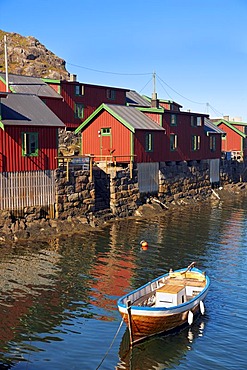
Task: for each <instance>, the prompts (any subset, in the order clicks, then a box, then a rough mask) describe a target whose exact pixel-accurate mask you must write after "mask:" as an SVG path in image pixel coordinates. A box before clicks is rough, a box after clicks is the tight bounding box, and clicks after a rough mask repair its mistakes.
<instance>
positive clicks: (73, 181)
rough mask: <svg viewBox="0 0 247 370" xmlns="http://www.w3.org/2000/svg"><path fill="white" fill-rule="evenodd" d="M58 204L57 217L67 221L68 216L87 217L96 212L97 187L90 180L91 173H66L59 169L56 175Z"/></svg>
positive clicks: (56, 207)
mask: <svg viewBox="0 0 247 370" xmlns="http://www.w3.org/2000/svg"><path fill="white" fill-rule="evenodd" d="M55 183H56V191H57V196H56V204H55V216H56V218H59V219H66V218H67V217H68V216H71V217H74V216H79V215H80V216H82V217H84V218H87V215H88V214H90V213H91V212H94V210H95V186H94V182H93V181H90V179H89V171H82V170H78V171H72V170H70V171H69V177H68V178H67V174H66V171H63V170H61V169H57V170H56V173H55Z"/></svg>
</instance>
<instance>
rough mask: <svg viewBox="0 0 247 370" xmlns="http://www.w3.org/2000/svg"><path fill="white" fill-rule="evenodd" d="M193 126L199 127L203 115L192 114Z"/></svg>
mask: <svg viewBox="0 0 247 370" xmlns="http://www.w3.org/2000/svg"><path fill="white" fill-rule="evenodd" d="M190 122H191V126H194V127H198V126H201V125H202V117H201V116H190Z"/></svg>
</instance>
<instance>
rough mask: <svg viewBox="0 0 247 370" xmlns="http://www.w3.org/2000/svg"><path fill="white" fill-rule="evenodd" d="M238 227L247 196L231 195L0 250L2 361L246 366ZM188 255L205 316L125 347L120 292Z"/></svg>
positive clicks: (34, 367)
mask: <svg viewBox="0 0 247 370" xmlns="http://www.w3.org/2000/svg"><path fill="white" fill-rule="evenodd" d="M246 226H247V199H233V200H231V201H227V202H220V203H218V204H215V205H214V206H211V205H210V206H209V205H203V206H200V205H198V206H197V207H195V208H186V209H185V208H182V209H180V210H178V211H177V212H174V213H173V214H171V215H169V212H164V213H163V214H162V215H159V216H158V215H157V216H156V217H155V218H154V219H153V220H152V221H143V220H134V219H133V220H132V219H131V220H128V221H126V220H124V221H120V222H115V223H113V224H111V225H109V226H107V227H106V228H105V229H102V230H96V231H94V232H92V233H90V234H87V235H84V236H83V237H80V238H76V237H75V238H73V239H72V238H69V239H56V240H50V241H49V245H47V246H45V247H44V246H40V247H37V246H35V247H34V248H23V247H22V248H20V247H19V248H16V249H7V248H2V249H1V254H0V274H1V279H0V284H1V295H0V369H14V370H27V369H29V370H68V369H69V370H70V369H78V370H79V369H82V370H96V369H98V368H99V369H105V370H106V369H107V370H111V369H118V370H120V369H131V370H150V369H155V370H157V369H179V370H181V369H207V370H211V369H214V370H217V369H219V370H221V369H222V370H223V369H224V370H226V369H231V370H232V369H238V370H242V369H247V363H246V360H247V357H246V348H247V333H246V305H247V303H246V298H247V227H246ZM142 239H146V240H147V241H148V243H149V249H148V250H147V251H141V250H140V244H139V243H140V241H141V240H142ZM194 260H195V261H197V266H198V267H199V268H201V269H203V270H206V271H207V273H208V274H209V276H210V278H211V289H210V291H209V294H208V296H207V299H206V302H205V306H206V314H205V316H203V317H202V318H200V319H199V320H198V321H197V322H196V323H195V324H194V325H193V326H192V328H191V329H189V328H186V329H184V330H183V331H181V332H179V333H176V334H175V335H171V336H163V337H158V338H155V339H152V340H150V341H147V342H145V343H143V344H141V345H138V346H136V347H135V348H134V349H133V350H132V351H129V350H128V336H127V335H126V334H127V333H126V327H125V326H124V325H123V326H122V327H121V329H120V331H119V333H118V334H117V336H116V337H115V334H116V333H117V330H118V328H119V325H120V322H121V317H120V314H119V313H118V311H117V309H116V301H117V299H118V297H119V296H120V295H123V294H124V293H125V292H127V291H129V290H131V289H132V288H135V287H138V286H139V285H140V284H144V283H145V282H147V281H148V280H150V279H152V278H154V277H156V276H157V275H160V274H162V273H164V272H166V271H168V270H169V269H170V268H171V267H172V268H173V269H176V268H180V267H184V266H187V265H189V263H191V262H192V261H194ZM114 337H115V340H113V339H114ZM110 347H111V348H110ZM108 351H109V352H108ZM107 353H108V354H107ZM106 354H107V356H106V357H105V359H104V356H105V355H106ZM103 359H104V361H103V363H102V364H101V365H100V363H101V361H102V360H103Z"/></svg>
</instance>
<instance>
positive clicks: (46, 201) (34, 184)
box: [0, 171, 55, 211]
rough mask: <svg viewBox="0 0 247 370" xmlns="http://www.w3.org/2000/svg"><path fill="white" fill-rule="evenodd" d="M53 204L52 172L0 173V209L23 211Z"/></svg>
mask: <svg viewBox="0 0 247 370" xmlns="http://www.w3.org/2000/svg"><path fill="white" fill-rule="evenodd" d="M54 203H55V176H54V171H33V172H29V171H24V172H3V173H0V209H1V210H3V209H7V210H12V211H13V210H23V208H24V207H29V206H30V207H31V206H51V205H54Z"/></svg>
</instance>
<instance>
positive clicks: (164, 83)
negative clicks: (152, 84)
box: [157, 76, 205, 105]
mask: <svg viewBox="0 0 247 370" xmlns="http://www.w3.org/2000/svg"><path fill="white" fill-rule="evenodd" d="M157 77H158V79H159V80H161V81H162V82H163V83H164V84H165V85H166V86H167V87H169V88H170V89H171V90H172V91H174V92H175V93H176V94H178V95H179V96H181V97H182V98H184V99H186V100H188V101H190V102H192V103H195V104H200V105H205V103H199V102H196V101H194V100H191V99H188V98H186V97H185V96H183V95H182V94H180V93H179V92H177V91H176V90H174V89H173V88H172V87H171V86H169V85H168V84H167V83H166V82H165V81H164V80H162V78H161V77H160V76H157Z"/></svg>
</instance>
